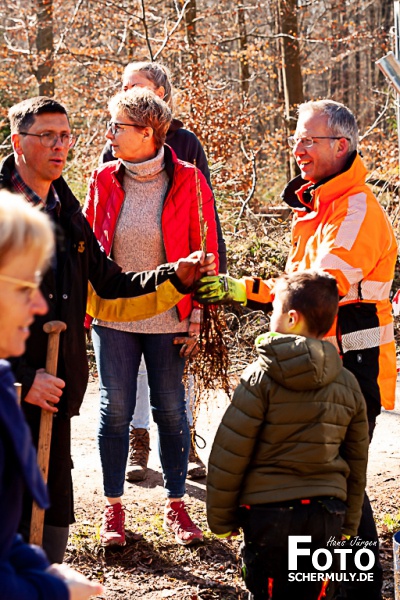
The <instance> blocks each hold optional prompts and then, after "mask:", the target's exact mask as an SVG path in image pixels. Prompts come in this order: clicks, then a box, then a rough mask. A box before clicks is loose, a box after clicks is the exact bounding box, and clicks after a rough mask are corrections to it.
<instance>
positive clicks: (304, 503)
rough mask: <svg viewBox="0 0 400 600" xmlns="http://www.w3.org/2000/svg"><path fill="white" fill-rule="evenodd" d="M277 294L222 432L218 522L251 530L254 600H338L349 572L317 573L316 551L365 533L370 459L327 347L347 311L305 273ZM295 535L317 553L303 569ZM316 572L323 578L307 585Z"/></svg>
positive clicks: (357, 400)
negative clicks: (295, 556) (340, 313)
mask: <svg viewBox="0 0 400 600" xmlns="http://www.w3.org/2000/svg"><path fill="white" fill-rule="evenodd" d="M273 291H274V294H275V297H274V301H273V312H272V315H271V322H270V330H271V331H270V333H267V334H263V335H261V336H259V337H258V338H257V340H256V348H257V352H258V360H257V361H256V362H254V363H253V364H251V365H250V366H249V367H248V368H247V369H246V371H245V372H244V374H243V376H242V378H241V381H240V384H239V385H238V387H237V388H236V390H235V394H234V397H233V400H232V403H231V404H230V406H229V407H228V409H227V411H226V413H225V415H224V416H223V418H222V422H221V425H220V426H219V429H218V431H217V433H216V436H215V440H214V444H213V447H212V450H211V454H210V459H209V466H208V479H207V518H208V523H209V525H210V529H211V530H212V531H213V532H214V533H216V534H218V535H219V536H220V537H229V536H230V535H232V532H234V531H235V530H237V529H238V528H239V527H242V528H243V533H244V547H243V549H242V558H243V577H244V580H245V582H246V585H247V587H248V589H249V590H250V591H251V593H252V596H251V597H252V598H254V600H287V599H288V598H296V600H317V599H318V600H319V599H320V598H322V597H324V598H326V599H328V598H332V594H333V593H334V590H335V587H336V582H335V577H334V575H332V573H334V572H335V568H337V566H338V565H337V564H336V565H334V564H333V567H334V568H333V570H331V568H330V566H331V565H330V564H328V565H327V567H326V568H324V569H323V572H321V571H318V569H316V567H315V563H314V558H311V555H313V554H314V552H316V551H322V552H325V553H326V554H329V552H331V555H332V557H333V556H334V552H333V548H335V546H341V545H342V544H343V543H344V542H345V539H346V538H349V537H350V536H353V535H355V534H356V533H357V527H358V524H359V521H360V516H361V507H362V504H363V497H364V488H365V482H366V468H367V457H368V427H367V418H366V410H365V401H364V398H363V396H362V393H361V390H360V387H359V385H358V383H357V380H356V378H355V377H354V375H352V374H351V373H350V372H349V371H347V369H345V368H344V367H343V365H342V363H341V360H340V357H339V354H338V353H337V351H336V349H335V348H334V346H333V345H332V344H331V343H330V342H326V341H323V340H322V337H323V336H324V334H326V332H327V331H328V330H329V328H330V327H331V325H332V323H333V321H334V319H335V316H336V314H337V308H338V299H339V294H338V288H337V285H336V281H335V279H334V278H333V277H332V276H331V275H328V274H326V273H324V272H323V271H303V272H296V273H294V274H292V275H286V276H284V277H282V278H280V279H278V280H277V282H276V286H275V287H274V289H273ZM291 536H308V538H309V539H308V544H307V549H308V550H309V551H310V554H309V555H307V552H306V547H305V546H304V543H303V544H302V545H301V549H300V550H299V554H300V555H301V557H300V560H296V561H292V560H291V558H292V556H291V555H292V552H291V546H290V542H291V539H293V538H291ZM332 539H335V540H336V544H332ZM302 541H303V542H306V539H304V538H303V540H302ZM354 552H355V550H354V549H353V553H354ZM326 554H325V556H326ZM291 562H297V563H298V564H297V565H296V566H291V564H290V563H291ZM328 562H329V561H328V560H327V561H326V563H328ZM340 569H341V570H343V566H342V565H340ZM311 573H313V574H314V575H315V576H316V577H314V578H312V579H311V580H309V579H307V578H306V579H304V580H302V575H303V574H307V575H309V574H311ZM342 575H343V573H342ZM297 576H300V579H298V578H297ZM329 577H330V578H331V581H329V579H328V578H329ZM327 582H329V584H328V585H327Z"/></svg>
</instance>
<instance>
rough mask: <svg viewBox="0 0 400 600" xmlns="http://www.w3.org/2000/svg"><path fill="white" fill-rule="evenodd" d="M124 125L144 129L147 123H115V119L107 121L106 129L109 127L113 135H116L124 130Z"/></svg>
mask: <svg viewBox="0 0 400 600" xmlns="http://www.w3.org/2000/svg"><path fill="white" fill-rule="evenodd" d="M124 127H138V129H145V127H147V125H138V124H137V123H116V122H115V121H108V123H107V129H109V130H110V131H111V133H112V134H113V135H117V133H118V132H119V131H124Z"/></svg>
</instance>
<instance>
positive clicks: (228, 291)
mask: <svg viewBox="0 0 400 600" xmlns="http://www.w3.org/2000/svg"><path fill="white" fill-rule="evenodd" d="M194 299H195V300H197V302H200V303H201V304H229V303H231V302H238V303H239V304H243V305H245V304H246V302H247V297H246V284H245V283H244V281H241V280H240V279H233V277H229V275H217V276H216V277H202V278H201V279H200V281H199V282H198V283H197V284H196V291H195V294H194Z"/></svg>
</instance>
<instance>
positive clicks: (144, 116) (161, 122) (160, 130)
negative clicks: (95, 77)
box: [108, 88, 172, 150]
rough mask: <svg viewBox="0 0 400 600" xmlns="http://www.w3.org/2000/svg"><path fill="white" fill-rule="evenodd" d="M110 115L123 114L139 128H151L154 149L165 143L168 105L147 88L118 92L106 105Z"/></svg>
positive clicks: (168, 119)
mask: <svg viewBox="0 0 400 600" xmlns="http://www.w3.org/2000/svg"><path fill="white" fill-rule="evenodd" d="M108 110H109V111H110V113H113V112H123V113H124V115H126V116H127V118H128V119H131V120H132V121H134V122H135V123H137V125H140V126H141V127H151V128H152V130H153V135H154V143H155V146H156V149H157V150H159V149H160V148H161V146H163V145H164V143H165V138H166V136H167V131H168V129H169V126H170V123H171V121H172V112H171V109H170V108H169V106H168V104H167V103H166V102H164V100H161V98H159V97H158V96H157V95H156V94H155V93H154V92H152V91H151V90H148V89H147V88H132V89H131V90H127V91H126V92H119V93H118V94H116V95H115V96H113V97H112V98H111V100H110V101H109V103H108Z"/></svg>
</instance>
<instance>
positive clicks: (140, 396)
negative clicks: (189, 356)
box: [99, 62, 227, 482]
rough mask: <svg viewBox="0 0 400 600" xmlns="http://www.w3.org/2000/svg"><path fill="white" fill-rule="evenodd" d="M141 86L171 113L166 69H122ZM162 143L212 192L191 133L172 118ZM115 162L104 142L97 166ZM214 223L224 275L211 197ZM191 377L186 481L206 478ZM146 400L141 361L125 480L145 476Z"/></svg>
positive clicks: (128, 81) (144, 65)
mask: <svg viewBox="0 0 400 600" xmlns="http://www.w3.org/2000/svg"><path fill="white" fill-rule="evenodd" d="M135 87H144V88H148V89H150V90H152V91H153V92H154V93H155V94H156V95H157V96H159V97H160V98H162V99H163V100H164V101H165V102H166V103H167V104H168V106H169V107H170V109H171V110H173V104H174V103H173V94H172V84H171V73H170V71H169V69H168V68H167V67H165V66H164V65H162V64H160V63H157V62H132V63H129V64H128V65H127V66H126V67H125V70H124V74H123V77H122V88H123V90H124V91H126V90H129V89H132V88H135ZM165 143H166V144H167V145H168V146H170V147H171V148H172V149H173V150H174V151H175V153H176V155H177V157H178V158H179V159H180V160H183V161H185V162H189V163H191V164H195V165H196V167H197V168H198V169H199V170H200V171H201V172H202V173H203V175H204V176H205V178H206V181H207V183H208V185H209V187H210V189H211V190H212V185H211V177H210V169H209V168H208V162H207V157H206V155H205V152H204V150H203V147H202V145H201V143H200V141H199V139H198V138H197V137H196V135H195V134H194V133H192V132H191V131H189V130H187V129H185V128H184V127H183V123H182V121H179V120H178V119H172V121H171V124H170V126H169V129H168V132H167V137H166V141H165ZM112 160H115V156H114V155H113V153H112V148H111V141H107V143H106V145H105V146H104V149H103V152H102V154H101V157H100V161H99V162H100V164H103V163H105V162H109V161H112ZM214 211H215V221H216V226H217V236H218V257H219V269H218V270H219V272H220V273H226V272H227V262H226V246H225V240H224V237H223V234H222V230H221V224H220V221H219V216H218V211H217V206H216V204H215V198H214ZM193 319H195V320H196V321H194V322H197V323H199V324H200V319H201V312H200V310H199V309H198V308H197V309H195V310H194V313H193ZM191 381H192V378H191V377H189V382H190V384H189V390H188V392H187V394H186V410H187V415H188V422H189V426H190V427H191V444H190V452H189V464H188V471H187V476H188V478H189V479H201V478H202V477H204V476H205V475H206V468H205V465H204V463H203V462H202V460H201V458H200V457H199V455H198V454H197V451H196V445H195V438H196V433H195V430H194V427H193V416H192V411H191V404H192V402H193V399H192V397H191V396H192V388H193V385H192V383H191ZM149 432H150V400H149V387H148V378H147V371H146V365H145V363H144V360H142V362H141V363H140V369H139V374H138V378H137V399H136V407H135V412H134V415H133V418H132V422H131V430H130V453H129V464H128V468H127V471H126V478H127V480H128V481H131V482H136V481H143V480H144V479H145V478H146V477H147V463H148V459H149V453H150V433H149Z"/></svg>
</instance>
